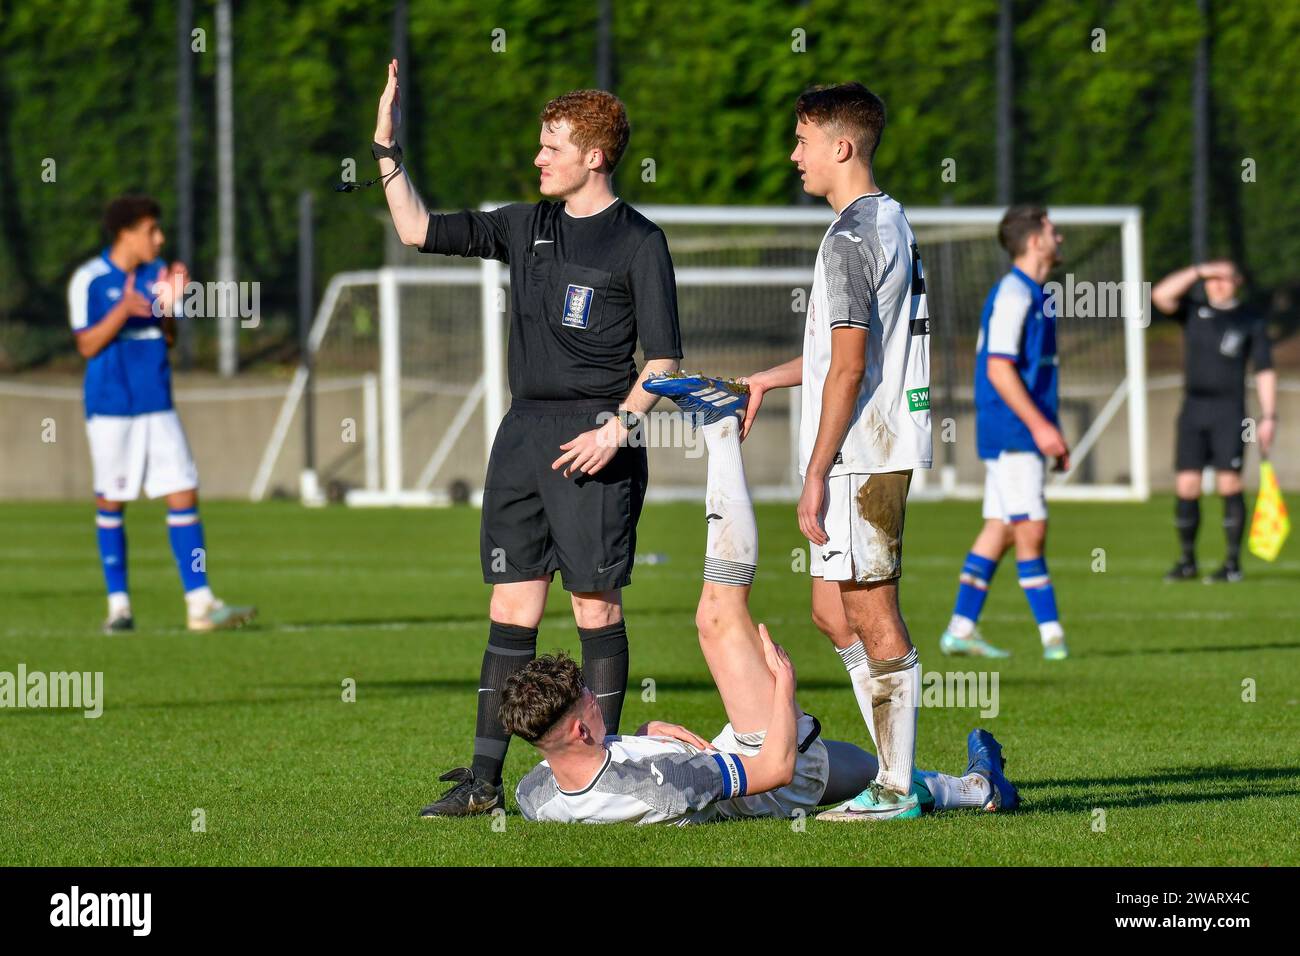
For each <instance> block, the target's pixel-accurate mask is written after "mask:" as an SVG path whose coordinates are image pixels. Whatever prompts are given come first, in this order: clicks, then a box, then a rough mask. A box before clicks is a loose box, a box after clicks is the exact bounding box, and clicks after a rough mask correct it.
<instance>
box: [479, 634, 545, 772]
mask: <svg viewBox="0 0 1300 956" xmlns="http://www.w3.org/2000/svg"><path fill="white" fill-rule="evenodd" d="M536 656H537V628H535V627H517V626H516V625H514V624H498V623H497V622H496V621H493V622H492V626H491V627H490V628H489V629H488V643H487V650H485V651H484V652H483V670H482V671H481V672H480V673H479V679H478V688H479V690H478V722H477V724H476V725H475V729H474V762H473V763H472V764H470V769H471V770H473V771H474V776H475V777H478V778H479V779H481V780H488V781H491V782H492V783H494V784H498V785H499V784H500V783H501V767H502V766H503V765H504V764H505V762H506V748H507V747H508V746H509V745H510V735H509V734H508V733H506V732H505V729H504V728H503V727H502V726H501V720H500V718H499V717H497V711H498V710H499V709H500V707H501V690H502V688H504V687H505V686H506V679H507V678H509V677H510V675H511V674H513V673H514V672H515V671H517V670H520V669H521V668H522V667H523V666H524V665H525V664H527V663H528V662H529V661H531V660H532V659H533V658H534V657H536Z"/></svg>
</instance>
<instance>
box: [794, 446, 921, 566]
mask: <svg viewBox="0 0 1300 956" xmlns="http://www.w3.org/2000/svg"><path fill="white" fill-rule="evenodd" d="M911 483H912V472H911V471H890V472H884V473H882V474H876V475H835V476H833V477H831V478H829V479H827V481H826V499H825V502H824V503H823V511H824V516H823V518H822V528H823V529H824V530H825V531H826V536H827V537H828V538H829V539H830V540H829V541H827V542H826V543H825V544H822V545H818V544H813V543H812V542H809V547H810V548H811V549H812V560H811V561H810V562H809V571H810V572H811V574H812V576H813V577H815V578H822V579H824V580H826V581H857V582H859V583H870V582H872V581H892V580H893V579H895V578H897V577H900V576H901V575H902V573H903V518H904V515H905V513H906V511H907V489H908V488H909V487H910V485H911Z"/></svg>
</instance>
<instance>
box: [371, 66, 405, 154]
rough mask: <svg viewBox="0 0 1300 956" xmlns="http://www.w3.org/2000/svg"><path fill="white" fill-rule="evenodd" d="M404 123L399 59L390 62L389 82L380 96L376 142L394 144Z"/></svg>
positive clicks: (376, 122)
mask: <svg viewBox="0 0 1300 956" xmlns="http://www.w3.org/2000/svg"><path fill="white" fill-rule="evenodd" d="M401 125H402V91H401V90H400V89H399V88H398V86H397V61H396V60H390V61H389V62H388V84H387V85H386V86H385V87H384V92H383V93H381V94H380V96H379V115H378V116H377V117H376V118H375V142H376V143H378V144H379V145H380V146H392V145H393V140H394V137H395V136H396V131H397V128H398V127H399V126H401Z"/></svg>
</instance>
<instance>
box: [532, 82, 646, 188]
mask: <svg viewBox="0 0 1300 956" xmlns="http://www.w3.org/2000/svg"><path fill="white" fill-rule="evenodd" d="M560 120H568V123H569V129H570V134H569V135H570V138H571V139H572V140H573V144H574V145H575V146H577V147H578V149H580V150H582V151H583V152H586V151H587V150H589V149H598V150H600V151H601V152H602V153H603V154H604V157H605V163H604V167H605V172H607V173H612V172H613V171H614V168H615V167H616V166H617V165H618V161H619V160H620V159H622V158H623V151H624V150H625V149H627V141H628V137H629V136H631V134H632V129H631V127H630V126H628V122H627V110H626V109H625V108H624V107H623V101H622V100H620V99H619V98H618V97H617V96H615V95H614V94H613V93H606V92H605V91H604V90H574V91H573V92H572V93H565V94H564V95H563V96H557V97H556V98H555V99H553V100H551V101H550V102H549V103H547V104H546V106H544V107H543V108H542V122H543V123H557V122H559V121H560Z"/></svg>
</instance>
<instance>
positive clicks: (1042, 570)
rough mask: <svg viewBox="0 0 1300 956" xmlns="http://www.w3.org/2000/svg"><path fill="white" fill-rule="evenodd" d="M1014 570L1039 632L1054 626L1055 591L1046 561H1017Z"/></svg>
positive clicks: (1038, 559) (1056, 617) (1040, 559)
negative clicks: (1016, 572) (1045, 626)
mask: <svg viewBox="0 0 1300 956" xmlns="http://www.w3.org/2000/svg"><path fill="white" fill-rule="evenodd" d="M1016 569H1017V570H1018V571H1019V572H1020V586H1021V587H1022V588H1024V589H1025V597H1026V598H1027V599H1028V601H1029V608H1030V610H1032V611H1033V612H1034V620H1035V621H1037V622H1038V628H1039V630H1040V631H1041V630H1042V629H1043V626H1044V625H1045V624H1056V623H1057V619H1058V615H1057V613H1056V590H1055V589H1054V588H1053V587H1052V579H1051V577H1049V576H1048V574H1047V559H1046V558H1031V559H1030V560H1028V561H1017V562H1016Z"/></svg>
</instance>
